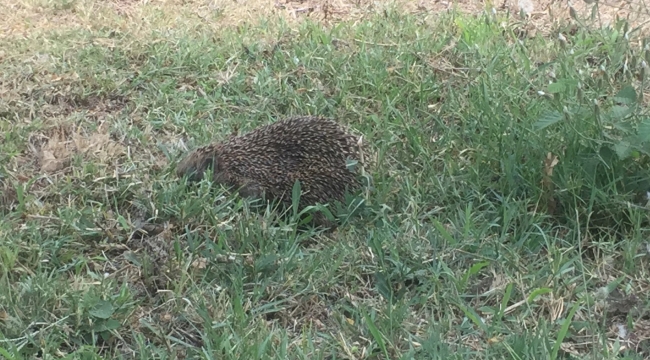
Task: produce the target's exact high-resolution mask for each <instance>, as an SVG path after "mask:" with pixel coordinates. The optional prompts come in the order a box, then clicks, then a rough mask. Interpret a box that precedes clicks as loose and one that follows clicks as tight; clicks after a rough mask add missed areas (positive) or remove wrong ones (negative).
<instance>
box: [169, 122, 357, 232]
mask: <svg viewBox="0 0 650 360" xmlns="http://www.w3.org/2000/svg"><path fill="white" fill-rule="evenodd" d="M357 140H358V139H357V138H356V137H355V136H353V135H351V134H349V133H347V132H346V131H345V130H344V129H343V127H341V126H340V125H339V124H338V123H337V122H335V121H334V120H331V119H327V118H323V117H318V116H295V117H289V118H286V119H284V120H281V121H278V122H275V123H273V124H270V125H265V126H261V127H258V128H256V129H254V130H253V131H251V132H248V133H246V134H243V135H240V136H230V137H228V138H227V139H226V140H224V141H223V142H222V143H219V144H211V145H207V146H204V147H201V148H198V149H197V150H195V151H193V152H191V153H190V154H189V155H187V157H186V158H184V159H183V160H182V161H181V162H180V163H179V164H178V165H177V174H178V175H179V176H183V175H191V174H194V175H193V176H188V178H190V180H193V181H195V180H196V179H197V178H198V180H200V176H201V175H202V174H203V172H204V171H205V170H206V169H207V168H208V167H209V166H210V165H212V167H213V180H214V181H215V182H216V183H221V184H225V185H227V186H230V187H234V188H237V189H238V190H239V193H240V194H241V195H242V196H247V197H260V196H262V195H265V197H266V198H267V199H276V200H280V201H281V202H282V203H284V204H285V205H290V204H291V194H292V189H293V185H294V183H295V181H296V180H300V182H301V183H302V195H301V200H300V206H301V207H304V206H307V205H313V204H314V203H322V204H325V203H329V202H331V201H339V202H342V201H344V197H345V193H346V192H349V191H354V190H356V189H357V188H358V187H359V186H360V185H361V184H360V182H359V181H358V179H357V178H356V176H355V175H354V174H353V173H352V172H350V171H349V170H348V169H347V164H346V160H347V159H348V158H352V159H357V160H359V159H358V155H359V149H358V145H357ZM197 173H198V174H199V175H196V174H197ZM319 219H321V220H323V219H325V217H315V220H316V222H317V223H320V222H321V221H320V220H319ZM321 225H322V224H321Z"/></svg>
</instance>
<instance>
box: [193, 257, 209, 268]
mask: <svg viewBox="0 0 650 360" xmlns="http://www.w3.org/2000/svg"><path fill="white" fill-rule="evenodd" d="M207 264H208V260H207V259H206V258H203V257H202V258H198V259H196V260H194V261H192V267H193V268H195V269H201V270H202V269H205V267H206V266H207Z"/></svg>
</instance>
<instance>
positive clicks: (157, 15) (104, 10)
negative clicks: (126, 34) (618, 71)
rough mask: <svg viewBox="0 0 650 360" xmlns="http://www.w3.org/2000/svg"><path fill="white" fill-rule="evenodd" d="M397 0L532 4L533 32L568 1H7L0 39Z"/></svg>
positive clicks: (292, 19)
mask: <svg viewBox="0 0 650 360" xmlns="http://www.w3.org/2000/svg"><path fill="white" fill-rule="evenodd" d="M391 5H397V8H398V9H401V10H402V11H406V12H411V13H414V12H418V13H425V14H427V15H428V16H431V17H435V16H436V15H437V14H439V13H441V12H444V11H448V10H451V9H456V10H458V11H461V12H464V13H472V14H476V13H480V12H482V11H484V9H491V8H493V7H494V8H495V9H496V10H497V11H503V10H508V11H511V12H519V11H520V9H521V8H522V7H523V8H524V9H528V10H529V11H530V10H532V11H531V12H530V14H529V16H530V20H531V24H532V25H533V27H534V28H535V29H536V30H547V29H548V28H549V27H550V25H552V24H554V23H557V22H558V21H561V20H566V19H568V18H569V17H570V6H569V4H568V3H567V2H564V1H558V0H538V1H535V0H503V1H495V2H487V1H470V0H461V1H444V0H439V1H423V0H393V1H384V2H381V1H370V0H326V1H314V0H293V1H292V0H246V1H226V0H159V1H155V0H152V1H147V0H141V1H136V0H108V1H98V0H8V1H3V2H2V3H1V4H0V13H2V14H8V15H7V16H4V17H3V19H0V37H19V38H20V37H29V36H39V34H42V33H46V32H50V31H53V30H56V31H66V30H71V29H88V30H97V29H114V30H120V31H126V30H130V32H131V33H134V34H137V33H143V32H144V33H147V32H149V31H155V30H164V29H174V28H176V27H178V26H181V25H183V26H185V27H187V26H188V24H194V26H196V27H202V26H207V27H209V28H211V29H219V28H223V27H231V26H240V25H243V24H254V23H256V22H258V21H260V19H267V20H270V21H274V20H279V19H283V20H285V21H286V22H287V23H289V24H294V25H295V24H298V23H300V21H303V20H305V19H311V20H314V21H319V22H323V23H329V24H331V23H336V22H338V21H357V20H360V19H362V18H363V17H364V16H366V15H368V14H373V13H376V12H379V11H383V10H384V8H385V7H386V6H391ZM571 6H572V7H573V9H574V10H575V11H576V13H577V14H578V15H579V16H580V17H582V18H588V17H589V16H590V15H591V14H592V9H593V6H594V4H587V3H586V2H584V1H575V3H574V4H572V5H571ZM617 18H620V19H623V18H624V19H628V21H630V24H631V25H632V26H633V27H634V26H642V25H644V24H645V22H647V21H648V20H647V19H650V10H649V9H648V6H647V5H646V4H645V3H644V2H643V0H630V1H625V0H619V1H617V0H611V1H605V2H602V3H600V4H599V8H598V11H597V15H596V18H595V24H596V25H602V26H607V25H611V24H613V23H614V22H615V21H616V19H617Z"/></svg>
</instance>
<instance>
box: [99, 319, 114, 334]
mask: <svg viewBox="0 0 650 360" xmlns="http://www.w3.org/2000/svg"><path fill="white" fill-rule="evenodd" d="M119 327H120V322H119V321H117V320H115V319H108V320H106V321H101V322H98V323H96V324H95V326H93V330H95V331H97V332H102V331H109V330H114V329H117V328H119Z"/></svg>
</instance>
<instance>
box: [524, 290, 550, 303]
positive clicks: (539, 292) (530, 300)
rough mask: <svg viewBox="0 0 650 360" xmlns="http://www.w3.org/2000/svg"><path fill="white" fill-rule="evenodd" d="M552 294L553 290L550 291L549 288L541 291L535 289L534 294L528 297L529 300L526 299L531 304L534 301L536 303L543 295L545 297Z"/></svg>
mask: <svg viewBox="0 0 650 360" xmlns="http://www.w3.org/2000/svg"><path fill="white" fill-rule="evenodd" d="M550 292H551V289H549V288H539V289H535V290H534V291H533V292H531V293H530V295H528V298H527V299H526V301H527V302H528V303H529V304H530V303H531V302H533V301H534V300H535V299H536V298H537V297H538V296H541V295H544V294H548V293H550Z"/></svg>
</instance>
